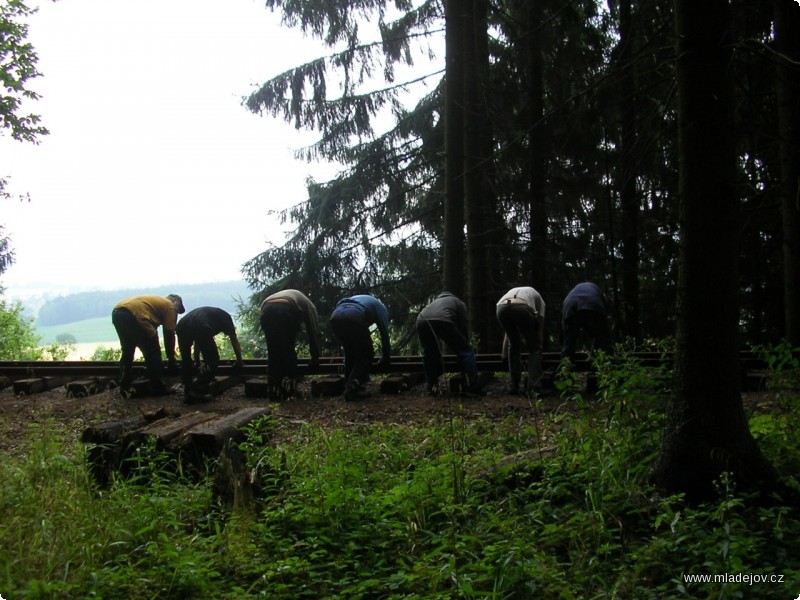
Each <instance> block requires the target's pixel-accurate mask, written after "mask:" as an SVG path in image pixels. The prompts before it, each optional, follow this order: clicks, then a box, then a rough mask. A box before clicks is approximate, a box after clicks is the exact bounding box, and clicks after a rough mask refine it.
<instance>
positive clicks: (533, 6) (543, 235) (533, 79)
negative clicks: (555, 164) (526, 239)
mask: <svg viewBox="0 0 800 600" xmlns="http://www.w3.org/2000/svg"><path fill="white" fill-rule="evenodd" d="M540 3H541V0H538V1H536V2H534V1H532V0H528V1H527V2H526V3H525V4H524V6H525V8H526V10H527V36H528V39H527V44H526V49H527V56H528V73H527V75H528V111H529V113H528V114H529V116H528V119H529V122H528V131H529V132H530V134H529V139H528V145H529V152H530V201H531V210H530V223H529V225H528V231H529V233H530V240H531V241H530V249H529V252H528V260H529V261H530V262H529V265H530V266H529V270H528V273H527V276H528V277H529V281H528V282H526V285H530V286H532V287H534V288H536V289H537V290H539V292H540V293H542V294H544V293H546V291H547V290H548V289H549V287H548V281H547V200H546V199H547V194H546V192H545V186H546V173H547V168H546V160H547V158H546V157H547V154H548V150H549V143H548V141H549V138H548V136H547V130H546V127H545V122H544V74H543V67H542V63H543V60H544V59H543V57H542V42H541V39H542V32H541V28H542V22H541V21H542V19H541V7H540V6H539V5H540ZM520 285H522V282H520Z"/></svg>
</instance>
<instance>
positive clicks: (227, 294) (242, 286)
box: [36, 281, 252, 327]
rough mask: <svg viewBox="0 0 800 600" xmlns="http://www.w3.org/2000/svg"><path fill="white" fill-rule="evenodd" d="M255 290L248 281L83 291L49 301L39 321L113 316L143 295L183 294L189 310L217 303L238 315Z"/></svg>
mask: <svg viewBox="0 0 800 600" xmlns="http://www.w3.org/2000/svg"><path fill="white" fill-rule="evenodd" d="M251 293H252V292H251V290H250V289H249V288H248V287H247V283H245V282H244V281H223V282H215V283H199V284H191V285H166V286H157V287H151V288H131V289H126V290H102V291H95V292H79V293H76V294H69V295H66V296H59V297H57V298H53V299H50V300H48V301H47V302H46V303H45V304H44V305H42V307H41V308H40V309H39V313H38V315H37V318H36V324H37V326H41V327H47V326H50V325H63V324H65V323H73V322H75V321H83V320H85V319H94V318H97V317H104V316H108V317H109V319H110V318H111V310H112V309H113V308H114V305H115V304H116V303H117V302H119V301H120V300H123V299H124V298H129V297H130V296H137V295H140V294H155V295H158V296H166V295H167V294H179V295H180V296H181V297H182V298H183V303H184V305H185V306H186V310H187V311H189V310H192V309H193V308H197V307H198V306H217V307H219V308H222V309H224V310H226V311H228V312H230V313H231V314H235V313H236V312H237V310H238V308H239V304H240V303H241V302H245V301H246V300H247V298H248V296H249V295H250V294H251Z"/></svg>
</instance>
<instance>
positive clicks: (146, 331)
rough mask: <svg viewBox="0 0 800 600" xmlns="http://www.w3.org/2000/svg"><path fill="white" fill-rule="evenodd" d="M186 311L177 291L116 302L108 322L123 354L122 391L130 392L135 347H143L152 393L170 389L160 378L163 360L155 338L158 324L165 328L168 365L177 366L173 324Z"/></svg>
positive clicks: (121, 368)
mask: <svg viewBox="0 0 800 600" xmlns="http://www.w3.org/2000/svg"><path fill="white" fill-rule="evenodd" d="M184 312H186V309H185V308H184V307H183V300H182V299H181V297H180V296H178V295H177V294H169V295H168V296H166V297H162V296H155V295H153V296H150V295H144V296H133V297H131V298H126V299H125V300H122V301H121V302H119V303H117V305H116V306H115V307H114V310H113V311H112V312H111V322H112V323H113V324H114V329H116V330H117V336H119V343H120V347H121V348H122V357H121V358H120V361H119V367H120V377H119V388H120V392H121V393H122V394H123V395H128V394H129V393H130V387H131V383H132V381H133V375H132V374H131V368H132V366H133V356H134V354H135V353H136V348H139V349H140V350H141V351H142V356H144V364H145V370H146V372H147V377H148V379H149V380H150V392H151V394H152V395H154V396H163V395H166V394H170V393H172V390H170V389H169V388H167V386H166V384H165V383H164V379H163V361H162V360H161V346H160V345H159V340H158V327H159V326H161V327H163V329H164V350H165V352H166V354H167V361H168V363H169V367H170V368H177V361H176V360H175V326H176V325H177V323H178V315H179V314H182V313H184Z"/></svg>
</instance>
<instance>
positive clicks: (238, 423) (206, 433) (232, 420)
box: [186, 407, 270, 458]
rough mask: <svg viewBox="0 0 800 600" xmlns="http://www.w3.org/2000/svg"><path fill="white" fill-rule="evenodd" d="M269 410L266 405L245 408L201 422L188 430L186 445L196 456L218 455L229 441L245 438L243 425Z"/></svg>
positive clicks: (267, 412)
mask: <svg viewBox="0 0 800 600" xmlns="http://www.w3.org/2000/svg"><path fill="white" fill-rule="evenodd" d="M269 412H270V410H269V409H268V408H264V407H252V408H244V409H242V410H240V411H238V412H235V413H233V414H231V415H227V416H224V417H222V418H219V419H216V420H214V421H207V422H205V423H201V424H200V425H197V426H195V427H192V428H191V429H189V430H188V431H187V432H186V446H187V447H188V448H189V449H190V450H191V452H192V454H193V455H194V456H196V457H200V458H202V457H217V456H219V455H220V453H221V452H222V450H223V448H225V444H227V443H228V442H229V441H231V440H233V441H234V442H238V441H240V440H242V439H243V438H244V432H243V431H242V427H244V426H245V425H247V424H248V423H250V422H252V421H254V420H255V419H258V418H259V417H263V416H264V415H266V414H269Z"/></svg>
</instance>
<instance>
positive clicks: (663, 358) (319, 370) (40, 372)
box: [0, 352, 767, 380]
mask: <svg viewBox="0 0 800 600" xmlns="http://www.w3.org/2000/svg"><path fill="white" fill-rule="evenodd" d="M629 356H630V357H632V358H635V359H636V360H637V361H638V362H639V364H641V365H642V366H645V367H654V368H655V367H660V366H662V365H667V366H669V365H671V364H672V361H673V356H672V354H664V353H659V352H637V353H633V354H631V355H629ZM522 359H523V364H525V363H524V361H525V360H526V355H524V354H523V357H522ZM560 360H561V355H560V354H559V353H558V352H545V353H543V363H544V369H545V371H548V370H553V369H555V368H556V367H557V366H558V364H559V362H560ZM740 360H741V365H742V371H743V373H749V372H754V371H765V370H766V369H767V365H766V364H765V362H764V360H763V359H762V358H760V357H759V356H758V355H756V354H755V353H753V352H742V353H741V354H740ZM477 363H478V370H479V371H494V372H502V371H506V370H507V367H506V363H505V361H503V360H502V359H501V356H500V355H499V354H479V355H478V356H477ZM574 363H575V368H576V369H577V370H578V371H588V370H589V369H590V362H589V359H588V356H587V355H586V354H578V355H576V357H575V361H574ZM298 366H299V370H300V373H301V374H302V375H336V374H340V373H341V372H342V371H343V368H344V359H343V358H342V357H322V358H321V359H320V362H319V365H318V366H316V367H313V368H312V367H311V366H310V365H309V360H308V359H302V358H301V359H299V360H298ZM444 367H445V371H446V372H448V373H453V372H457V371H458V366H457V363H456V357H455V356H453V355H445V356H444ZM134 371H135V373H136V374H142V375H143V374H144V363H142V362H135V363H134ZM422 371H423V366H422V357H420V356H392V361H391V364H390V365H389V366H386V367H383V366H379V365H374V367H373V369H372V372H373V373H376V374H392V373H421V372H422ZM118 372H119V364H118V363H117V362H116V361H83V360H81V361H0V378H2V377H5V378H7V379H9V380H16V379H21V378H31V377H66V378H76V379H81V378H89V377H115V376H117V374H118ZM232 372H233V361H231V360H226V361H222V363H221V365H220V369H219V375H221V376H224V375H229V374H232ZM266 373H267V360H266V359H249V360H245V361H244V366H243V368H242V370H241V371H240V372H239V375H240V376H241V377H243V378H247V377H262V376H265V375H266ZM173 374H177V373H173Z"/></svg>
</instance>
